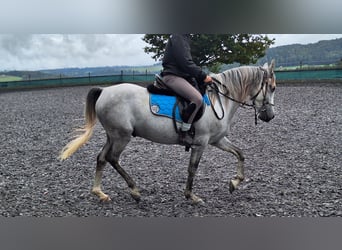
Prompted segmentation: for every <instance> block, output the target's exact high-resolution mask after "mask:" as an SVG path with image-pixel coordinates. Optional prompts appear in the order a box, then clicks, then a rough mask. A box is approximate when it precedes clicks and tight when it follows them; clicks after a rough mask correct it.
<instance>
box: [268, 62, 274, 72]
mask: <svg viewBox="0 0 342 250" xmlns="http://www.w3.org/2000/svg"><path fill="white" fill-rule="evenodd" d="M274 66H275V60H274V59H272V61H271V65H270V67H269V68H270V71H271V72H273V70H274Z"/></svg>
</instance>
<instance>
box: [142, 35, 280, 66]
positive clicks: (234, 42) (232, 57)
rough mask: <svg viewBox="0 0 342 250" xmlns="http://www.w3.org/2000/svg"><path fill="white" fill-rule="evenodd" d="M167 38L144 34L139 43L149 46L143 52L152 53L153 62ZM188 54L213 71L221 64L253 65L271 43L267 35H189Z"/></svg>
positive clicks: (161, 53) (161, 52) (163, 47)
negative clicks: (141, 41) (142, 42)
mask: <svg viewBox="0 0 342 250" xmlns="http://www.w3.org/2000/svg"><path fill="white" fill-rule="evenodd" d="M169 36H170V35H165V34H146V35H145V36H144V37H143V40H144V41H145V42H146V43H148V44H149V46H147V47H145V48H144V51H145V52H146V53H153V54H154V55H152V58H153V59H155V60H160V59H162V57H163V55H164V51H165V46H166V43H167V40H168V38H169ZM191 40H192V44H191V53H192V58H193V60H194V62H195V63H196V64H197V65H199V66H201V67H204V66H205V67H208V68H209V70H210V71H212V72H217V71H218V70H219V68H220V66H221V65H222V64H231V63H234V62H237V63H240V64H250V63H256V61H257V60H258V59H259V58H261V57H263V56H264V55H265V53H266V49H267V48H268V47H269V46H270V45H271V44H273V43H274V39H272V40H270V39H269V38H268V37H267V36H263V35H251V34H235V35H234V34H220V35H216V34H211V35H207V34H192V35H191Z"/></svg>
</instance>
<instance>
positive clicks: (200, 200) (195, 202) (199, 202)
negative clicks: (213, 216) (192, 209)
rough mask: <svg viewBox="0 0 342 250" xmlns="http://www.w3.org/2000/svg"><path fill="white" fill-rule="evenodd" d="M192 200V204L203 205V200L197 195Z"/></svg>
mask: <svg viewBox="0 0 342 250" xmlns="http://www.w3.org/2000/svg"><path fill="white" fill-rule="evenodd" d="M192 202H193V204H194V205H199V206H203V205H205V202H204V201H203V200H202V199H201V198H198V197H197V198H196V199H194V200H192Z"/></svg>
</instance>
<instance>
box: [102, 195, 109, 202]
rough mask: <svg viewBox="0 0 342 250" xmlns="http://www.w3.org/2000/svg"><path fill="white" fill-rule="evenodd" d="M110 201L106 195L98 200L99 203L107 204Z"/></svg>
mask: <svg viewBox="0 0 342 250" xmlns="http://www.w3.org/2000/svg"><path fill="white" fill-rule="evenodd" d="M111 200H112V199H111V198H110V197H109V196H108V195H105V196H103V197H101V198H100V201H101V202H109V201H111Z"/></svg>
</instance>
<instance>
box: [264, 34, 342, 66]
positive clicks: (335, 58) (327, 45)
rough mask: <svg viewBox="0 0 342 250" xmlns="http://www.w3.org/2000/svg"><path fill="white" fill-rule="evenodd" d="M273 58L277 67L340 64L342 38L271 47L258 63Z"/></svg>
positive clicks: (341, 60) (341, 58)
mask: <svg viewBox="0 0 342 250" xmlns="http://www.w3.org/2000/svg"><path fill="white" fill-rule="evenodd" d="M272 59H275V60H276V66H277V67H281V66H283V67H287V66H299V65H328V64H338V63H341V62H342V38H339V39H333V40H325V41H319V42H317V43H311V44H306V45H302V44H292V45H285V46H278V47H274V48H269V49H268V50H267V51H266V55H265V56H264V57H263V58H261V59H259V60H258V64H263V63H265V62H266V61H268V62H269V61H271V60H272Z"/></svg>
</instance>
